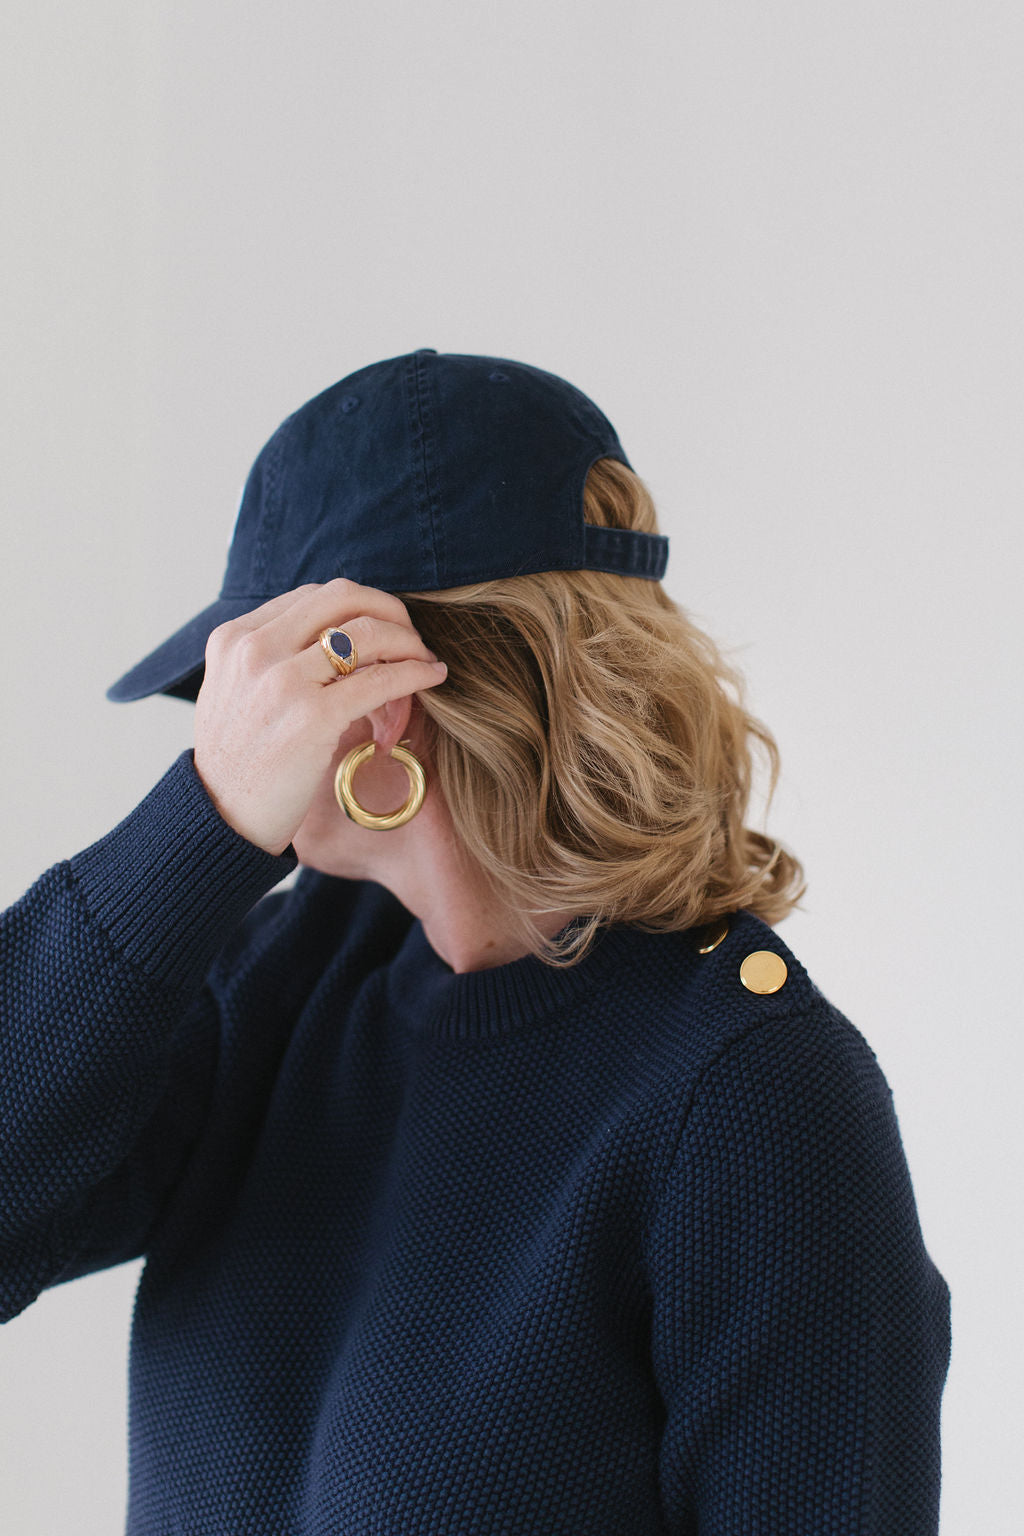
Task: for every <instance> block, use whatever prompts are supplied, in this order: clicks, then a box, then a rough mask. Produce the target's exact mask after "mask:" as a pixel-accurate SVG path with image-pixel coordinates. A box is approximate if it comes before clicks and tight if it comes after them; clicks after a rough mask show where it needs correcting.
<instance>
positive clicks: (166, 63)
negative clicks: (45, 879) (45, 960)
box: [0, 0, 1024, 1536]
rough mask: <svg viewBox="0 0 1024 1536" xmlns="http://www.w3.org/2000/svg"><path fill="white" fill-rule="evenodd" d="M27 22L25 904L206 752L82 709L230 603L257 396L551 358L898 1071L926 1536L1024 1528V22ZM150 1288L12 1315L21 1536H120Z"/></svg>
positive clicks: (20, 867) (118, 1275)
mask: <svg viewBox="0 0 1024 1536" xmlns="http://www.w3.org/2000/svg"><path fill="white" fill-rule="evenodd" d="M5 18H6V19H5V21H4V24H3V25H4V31H5V33H6V36H5V38H4V40H3V48H2V50H0V51H2V56H3V61H4V62H3V65H2V71H3V73H2V79H0V103H2V112H3V133H2V136H0V142H2V144H3V146H4V147H3V158H4V176H5V187H4V205H3V206H4V213H3V220H2V234H0V238H2V241H3V269H2V270H3V282H2V285H0V303H2V305H3V338H4V340H3V354H4V355H3V361H2V363H0V387H2V390H3V399H2V410H0V439H2V441H0V476H2V502H0V509H2V518H3V561H2V565H0V580H2V624H3V634H2V643H3V655H4V704H3V722H4V723H3V733H4V743H5V750H4V752H3V758H2V772H3V802H2V803H3V806H4V809H5V813H6V815H5V822H6V825H5V832H4V839H3V842H4V858H3V861H2V892H0V896H2V899H3V904H4V905H6V904H8V903H9V902H11V901H13V900H15V899H16V898H17V897H18V896H19V895H20V894H21V892H22V891H23V890H24V889H25V888H26V887H27V886H28V885H29V884H30V883H31V882H32V880H34V879H35V877H36V876H37V875H39V874H40V873H41V872H42V871H43V870H44V869H45V868H46V867H47V866H48V865H50V864H51V863H53V862H54V861H55V860H57V859H60V858H63V857H67V856H69V855H70V854H72V853H74V852H76V851H77V850H78V849H80V848H82V847H84V846H85V845H86V844H88V843H89V842H91V841H93V840H94V839H95V838H97V837H99V836H101V835H102V834H103V833H104V832H106V831H107V830H108V829H109V828H110V827H112V826H113V825H114V824H115V823H116V822H117V821H119V820H120V819H121V817H122V816H124V815H125V814H127V812H128V811H129V810H130V809H131V808H132V807H133V806H134V805H135V804H136V803H137V802H138V801H139V800H140V799H141V798H142V796H143V795H144V794H145V793H146V791H147V790H148V789H149V788H150V787H151V786H152V785H153V784H154V783H155V782H156V780H157V779H158V778H159V777H160V775H161V774H162V773H163V772H164V770H165V769H166V768H167V766H168V765H169V764H170V762H171V761H172V759H173V758H174V757H175V756H176V755H177V753H178V752H179V751H181V749H182V748H183V747H185V746H188V745H189V744H190V742H191V735H190V731H191V717H192V710H191V706H189V705H187V704H184V703H180V702H177V701H174V700H167V699H151V700H146V701H143V702H141V703H137V704H131V705H113V704H109V703H108V702H107V701H106V700H105V699H104V697H103V691H104V689H105V687H106V686H107V685H108V684H109V683H110V682H112V681H113V680H114V679H115V678H116V677H118V676H119V675H120V674H121V672H122V671H124V670H125V669H126V668H127V667H128V666H129V665H131V664H132V663H133V662H134V661H136V660H137V659H139V658H140V657H141V656H142V655H143V654H144V653H145V652H146V651H148V650H149V649H150V648H151V647H152V646H153V645H155V644H156V643H157V642H158V641H159V640H162V639H163V638H164V636H165V635H166V634H168V633H170V632H171V630H173V629H174V628H176V627H177V625H178V624H179V623H181V622H182V621H183V620H184V619H185V618H187V617H189V616H190V615H191V614H192V613H193V612H195V611H197V610H198V609H199V608H201V607H203V606H204V605H205V604H206V603H207V602H208V601H209V600H210V599H212V598H213V597H214V596H215V595H216V593H217V591H218V589H219V586H220V580H221V575H222V571H223V565H224V557H225V553H226V549H227V543H228V539H229V537H230V533H231V528H232V523H233V519H234V514H235V510H236V507H237V501H238V495H239V492H240V488H241V485H242V481H243V479H244V477H245V474H246V471H247V470H248V467H249V464H250V462H251V460H252V459H253V457H254V456H255V454H256V452H257V450H258V449H259V447H260V446H261V444H262V443H263V441H264V440H265V439H266V437H267V436H268V435H269V434H270V432H271V431H272V430H273V429H274V428H275V427H276V426H277V424H278V423H279V422H280V421H281V420H282V419H283V417H284V416H285V415H287V414H288V413H289V412H290V411H291V410H292V409H294V408H295V407H296V406H297V405H298V404H300V403H301V402H302V401H303V400H305V399H307V398H308V397H309V396H311V395H312V394H314V393H316V392H318V391H319V390H320V389H322V388H324V387H325V386H326V385H328V384H329V383H332V382H333V381H334V380H335V379H337V378H340V377H341V376H343V375H344V374H346V373H349V372H351V371H352V370H354V369H355V368H358V367H362V366H363V365H364V364H366V363H369V362H372V361H374V360H375V359H377V358H381V357H387V356H392V355H394V354H396V353H399V352H404V351H409V350H412V349H413V348H416V347H421V346H432V347H436V348H437V349H438V350H439V351H460V352H485V353H490V354H495V355H499V356H505V357H513V358H520V359H523V360H525V361H528V362H531V363H534V364H536V365H537V366H540V367H544V368H548V369H550V370H551V371H553V372H556V373H561V374H563V375H564V376H565V377H567V378H569V379H571V380H572V381H573V382H574V383H576V384H577V385H579V387H580V388H582V389H583V390H585V391H586V392H587V393H588V394H590V395H592V396H593V398H594V399H595V400H596V401H597V402H598V404H599V405H601V407H602V408H603V409H604V410H605V411H606V412H607V414H608V415H609V416H610V417H611V419H612V421H613V422H614V423H615V425H616V427H617V428H618V430H619V434H620V436H621V438H622V441H623V444H624V446H625V448H626V451H627V453H628V454H629V456H630V458H631V460H632V462H633V464H634V465H635V467H636V468H637V470H638V472H639V473H640V474H642V475H643V476H644V478H645V479H646V480H647V482H648V484H649V485H650V487H651V489H652V491H653V493H654V495H655V497H656V499H657V502H658V504H659V508H660V512H661V518H662V527H663V530H664V531H665V532H667V533H668V534H669V535H670V536H671V541H672V543H671V554H670V560H669V567H668V573H667V576H666V586H667V588H668V590H669V591H670V592H671V593H672V595H673V596H674V597H676V598H677V599H678V600H679V601H681V602H682V603H683V604H684V605H685V606H686V607H687V608H688V609H689V610H690V612H691V613H692V614H693V616H694V617H695V618H696V619H697V620H698V621H699V622H702V623H703V624H704V625H705V626H706V627H707V628H708V629H709V630H710V631H711V632H712V634H714V635H715V636H716V638H718V639H719V640H720V641H721V642H722V643H723V644H724V645H725V646H727V647H728V649H729V652H730V654H731V656H732V658H733V659H734V660H735V661H737V662H738V663H739V665H740V666H741V667H742V668H743V670H744V672H745V674H746V677H747V680H748V686H749V698H750V702H751V705H752V707H753V708H754V710H755V712H756V713H757V714H759V715H760V716H761V717H762V718H763V719H764V720H766V721H767V722H768V724H769V725H770V726H771V728H772V729H773V731H774V732H775V734H776V736H777V738H778V741H779V744H780V747H781V750H782V759H783V781H782V784H781V787H780V790H779V792H778V795H777V798H776V802H775V805H774V808H773V811H772V814H771V817H770V822H769V825H770V827H771V828H772V829H773V830H774V831H775V832H776V833H777V834H778V835H779V836H781V837H782V838H783V839H784V840H785V841H787V842H788V843H789V844H790V845H791V846H792V847H793V848H794V849H795V850H796V851H797V853H798V854H799V855H800V856H801V857H802V858H803V859H804V861H805V863H806V867H807V872H808V875H809V879H810V890H809V893H808V896H807V898H806V905H805V910H804V911H802V912H800V913H798V914H796V915H794V916H793V917H792V918H790V919H789V920H787V921H786V923H785V924H783V925H782V928H781V930H780V931H781V933H782V935H783V937H784V938H785V939H786V940H787V942H788V943H789V944H790V945H791V946H792V947H793V948H794V950H795V951H796V952H797V953H798V954H799V955H800V957H801V958H802V959H803V961H804V963H805V964H806V965H807V967H808V969H809V970H810V972H811V975H812V977H813V978H814V979H815V980H816V981H817V983H818V985H819V986H820V987H822V989H823V990H825V991H826V992H827V993H828V995H829V996H831V997H832V999H833V1001H835V1002H836V1003H837V1004H838V1005H839V1006H840V1007H841V1008H842V1009H843V1011H844V1012H846V1013H847V1014H848V1015H849V1016H850V1017H851V1018H852V1019H853V1020H854V1022H855V1023H857V1025H858V1027H859V1028H860V1029H861V1030H862V1032H863V1033H864V1034H865V1035H866V1036H867V1038H868V1039H869V1041H870V1042H871V1044H872V1045H873V1047H874V1048H875V1050H876V1052H877V1054H878V1055H879V1058H880V1060H881V1062H882V1065H883V1067H884V1069H885V1072H886V1075H887V1077H888V1079H889V1082H890V1084H891V1085H892V1088H893V1091H894V1094H895V1100H896V1106H897V1110H898V1113H899V1117H900V1124H901V1128H902V1132H903V1137H904V1143H905V1146H906V1150H907V1156H908V1159H909V1162H910V1167H911V1172H912V1175H913V1178H914V1183H915V1189H916V1193H917V1199H918V1205H919V1210H920V1215H921V1221H922V1226H923V1229H924V1232H925V1237H926V1241H927V1243H928V1246H929V1249H930V1251H931V1253H932V1255H933V1257H934V1258H935V1260H936V1262H937V1263H938V1265H939V1267H940V1268H941V1270H942V1271H943V1273H944V1274H945V1275H946V1277H947V1279H948V1280H949V1283H950V1285H951V1287H952V1291H953V1318H954V1330H955V1333H954V1358H953V1365H952V1370H951V1373H950V1378H949V1383H948V1386H947V1391H946V1396H945V1400H944V1408H943V1430H944V1493H943V1532H944V1536H953V1533H959V1532H961V1531H965V1530H968V1529H971V1530H975V1531H982V1530H983V1531H985V1532H986V1533H988V1536H999V1533H1004V1532H1006V1533H1008V1532H1010V1530H1011V1528H1012V1529H1016V1528H1017V1526H1016V1521H1017V1519H1019V1500H1018V1498H1017V1494H1016V1481H1017V1479H1016V1460H1017V1458H1018V1454H1019V1436H1020V1424H1021V1422H1022V1414H1024V1402H1022V1391H1021V1365H1022V1359H1021V1337H1020V1326H1019V1312H1020V1307H1019V1302H1020V1294H1019V1282H1018V1276H1019V1273H1020V1270H1021V1260H1022V1253H1021V1247H1022V1245H1021V1240H1020V1236H1019V1231H1020V1226H1021V1209H1020V1203H1019V1199H1018V1187H1019V1174H1020V1165H1021V1158H1020V1150H1019V1140H1018V1138H1017V1136H1016V1133H1015V1129H1014V1128H1015V1125H1016V1123H1017V1120H1018V1116H1019V1111H1018V1100H1019V1069H1020V1066H1021V1050H1020V1046H1019V1043H1018V1042H1019V1029H1018V1024H1019V1020H1020V975H1019V966H1018V965H1017V964H1016V960H1017V952H1018V947H1019V943H1018V928H1017V926H1016V924H1015V921H1014V919H1015V918H1016V910H1015V908H1016V905H1017V899H1018V892H1019V885H1020V877H1019V864H1020V794H1019V767H1018V760H1019V753H1020V747H1021V741H1022V731H1021V724H1022V722H1021V718H1020V704H1019V692H1020V690H1019V683H1018V678H1019V664H1018V663H1019V655H1020V653H1019V650H1018V645H1019V639H1020V629H1019V620H1018V618H1017V613H1018V610H1019V607H1020V592H1019V588H1020V566H1019V564H1018V562H1019V558H1020V554H1021V548H1020V534H1019V522H1020V510H1021V490H1022V449H1021V442H1022V433H1021V407H1022V403H1024V402H1022V389H1021V383H1022V380H1021V373H1022V348H1021V341H1022V337H1021V331H1022V314H1024V310H1022V305H1021V297H1022V294H1021V288H1022V279H1021V272H1022V256H1024V250H1022V241H1021V225H1022V219H1021V175H1022V170H1024V166H1022V163H1021V162H1022V156H1021V132H1022V94H1021V83H1020V82H1021V67H1022V63H1024V57H1022V52H1024V50H1022V41H1024V22H1022V20H1021V12H1020V8H1019V7H1018V6H1016V5H1013V4H1009V3H1007V4H1005V5H999V4H994V3H992V0H960V3H950V0H927V3H924V0H921V3H910V0H884V3H882V0H877V3H871V4H860V5H850V4H849V3H848V0H844V3H842V4H839V3H835V0H813V3H812V0H804V3H797V0H776V3H773V4H768V5H765V4H760V3H753V0H745V3H737V0H716V3H715V4H714V5H711V4H707V5H703V6H696V7H694V6H690V7H682V8H681V7H678V6H676V5H668V4H661V5H646V6H640V5H607V4H605V5H601V4H594V3H593V0H591V3H589V4H586V5H583V4H569V3H566V0H519V3H517V4H516V6H515V7H512V6H497V5H494V4H490V3H476V4H473V5H472V6H471V5H463V6H456V5H452V4H424V3H422V0H420V3H416V4H413V3H404V4H395V3H393V0H383V3H377V4H375V5H374V6H373V7H370V6H365V7H359V8H356V7H352V6H347V7H343V6H339V5H338V4H337V3H336V0H331V3H313V0H301V3H292V4H290V5H289V6H287V7H285V6H284V5H283V4H279V5H276V6H275V5H271V4H268V3H258V4H257V3H253V0H249V3H247V4H244V5H243V4H240V3H238V0H222V3H215V4H209V3H205V0H204V3H203V4H200V3H198V0H177V3H176V4H175V5H174V6H171V5H170V4H156V3H154V0H130V3H129V0H104V3H100V0H92V3H89V4H86V5H79V6H68V5H67V4H66V3H60V4H58V3H56V0H34V3H33V5H32V6H31V7H29V6H28V5H27V4H24V3H11V4H9V5H8V6H7V8H6V10H5ZM140 1269H141V1261H139V1262H138V1263H133V1264H129V1265H124V1266H121V1267H120V1268H119V1269H116V1270H112V1271H108V1272H106V1273H103V1274H99V1275H95V1276H91V1277H88V1278H86V1279H83V1280H79V1281H76V1282H74V1283H72V1284H69V1285H66V1286H63V1287H57V1288H55V1289H53V1290H52V1291H49V1292H46V1293H44V1294H43V1296H42V1297H41V1298H40V1299H39V1300H38V1301H37V1302H36V1303H35V1304H34V1305H33V1306H31V1307H30V1308H29V1309H28V1310H27V1311H26V1312H25V1313H23V1314H22V1315H21V1316H20V1317H18V1318H17V1319H15V1320H14V1321H13V1322H11V1323H10V1324H9V1325H8V1326H7V1327H6V1328H5V1329H4V1330H3V1331H2V1333H0V1488H2V1492H0V1527H2V1528H3V1529H4V1530H5V1531H10V1532H11V1533H12V1536H36V1533H39V1536H42V1533H45V1536H60V1533H72V1532H73V1533H75V1536H92V1533H96V1536H99V1533H103V1536H110V1533H111V1532H114V1531H116V1530H119V1529H121V1528H122V1521H123V1509H124V1499H125V1431H124V1422H125V1413H126V1399H125V1365H126V1351H127V1340H128V1328H129V1321H130V1311H131V1303H132V1297H133V1292H134V1287H135V1284H136V1281H137V1278H138V1274H139V1271H140ZM1011 1489H1012V1496H1011ZM1011 1512H1012V1515H1013V1517H1014V1520H1013V1526H1012V1527H1011Z"/></svg>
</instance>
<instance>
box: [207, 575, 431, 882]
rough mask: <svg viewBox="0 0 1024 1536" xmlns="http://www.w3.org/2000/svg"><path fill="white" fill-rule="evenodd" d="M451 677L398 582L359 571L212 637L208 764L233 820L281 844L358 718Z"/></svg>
mask: <svg viewBox="0 0 1024 1536" xmlns="http://www.w3.org/2000/svg"><path fill="white" fill-rule="evenodd" d="M328 627H338V628H344V629H345V631H346V632H347V633H348V634H350V635H351V637H352V640H353V642H354V644H355V646H356V649H357V651H358V666H357V668H356V670H355V671H354V672H351V673H350V674H349V675H348V676H347V677H343V676H341V675H340V674H339V673H337V672H335V671H334V669H333V668H332V667H331V664H330V662H329V661H328V660H327V657H326V656H325V655H324V652H323V647H322V646H321V644H320V641H319V638H318V637H319V634H320V631H321V630H322V629H325V628H328ZM445 675H446V670H445V668H444V666H443V664H441V665H437V664H436V657H434V653H433V652H432V651H430V650H428V649H427V647H426V646H425V645H424V643H423V641H422V640H421V639H420V637H419V635H418V634H417V632H416V630H415V629H414V628H413V626H412V622H411V620H410V618H409V613H408V610H407V609H406V606H405V604H404V603H403V602H401V601H400V599H399V598H397V597H394V596H393V595H392V594H391V593H390V592H382V591H380V590H379V589H378V588H377V587H366V586H361V585H360V584H359V583H358V582H355V581H349V580H348V578H347V577H339V578H338V579H337V580H335V581H328V582H323V583H318V582H311V583H309V584H308V585H306V586H302V587H296V588H295V589H294V590H293V591H291V592H284V593H282V594H281V596H280V597H275V598H272V599H271V600H270V602H268V603H264V604H263V606H262V607H260V608H254V609H253V611H252V612H251V613H246V614H243V615H242V617H241V618H238V619H229V620H228V622H227V623H226V624H221V625H218V627H217V628H216V629H215V630H214V631H213V633H212V634H211V635H210V638H209V640H208V641H207V643H206V674H205V677H204V679H203V686H202V688H201V689H200V690H199V697H198V699H197V700H196V710H195V748H194V752H193V759H194V762H195V768H196V772H197V773H198V775H199V777H200V779H201V780H202V781H203V784H204V786H205V788H206V791H207V793H208V795H209V796H210V799H211V800H212V801H213V803H214V805H215V806H216V807H217V810H218V811H219V812H220V814H221V816H223V818H224V820H225V821H226V822H227V823H228V825H229V826H231V827H233V828H234V829H235V831H236V832H239V833H240V834H241V835H242V837H245V838H247V839H248V840H249V842H251V843H255V844H256V846H257V847H259V848H265V849H266V851H267V852H268V853H273V854H281V853H283V852H284V850H285V849H286V848H287V847H288V845H289V843H290V842H291V840H292V838H293V837H294V835H295V833H296V832H297V831H298V830H299V827H300V826H301V825H302V823H303V821H304V820H305V818H306V815H307V813H308V811H309V808H310V806H311V805H312V803H313V798H314V796H315V794H316V791H317V789H318V787H319V785H320V783H321V781H322V780H323V777H324V774H325V773H326V772H327V770H328V768H329V767H330V765H331V762H332V759H333V757H334V755H335V752H336V751H337V746H338V741H339V738H340V737H341V736H342V735H343V734H344V732H345V731H346V730H348V728H349V726H350V725H351V724H352V723H353V721H355V720H359V719H361V718H362V717H363V716H364V715H368V714H369V713H370V712H371V711H372V710H374V709H377V708H378V707H379V706H380V705H382V704H387V703H389V702H390V701H391V700H393V699H403V698H407V697H409V695H411V694H413V693H418V692H422V691H423V690H424V689H426V688H432V687H434V685H435V684H436V683H440V682H443V681H444V678H445Z"/></svg>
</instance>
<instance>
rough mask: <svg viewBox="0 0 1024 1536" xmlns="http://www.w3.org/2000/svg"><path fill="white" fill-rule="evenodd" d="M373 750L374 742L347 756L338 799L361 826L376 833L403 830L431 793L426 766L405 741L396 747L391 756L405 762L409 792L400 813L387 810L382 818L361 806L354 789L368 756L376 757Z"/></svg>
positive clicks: (341, 767)
mask: <svg viewBox="0 0 1024 1536" xmlns="http://www.w3.org/2000/svg"><path fill="white" fill-rule="evenodd" d="M408 739H409V738H408V737H406V738H405V740H406V741H408ZM373 751H374V744H373V741H372V739H371V740H370V741H367V742H364V743H363V745H362V746H361V747H353V748H352V750H351V752H347V753H346V754H345V756H344V757H343V758H342V760H341V762H340V763H339V764H338V771H337V773H336V774H335V775H334V797H335V799H336V800H337V802H338V804H339V805H340V806H341V809H342V810H343V811H344V812H345V815H346V816H347V817H348V818H349V820H350V821H356V822H358V823H359V825H360V826H361V827H370V828H372V829H373V830H374V831H375V832H386V831H388V829H389V828H390V827H400V826H402V825H403V824H404V823H405V822H407V821H411V820H412V818H413V817H414V816H415V815H416V812H417V811H418V810H419V808H420V806H421V805H422V804H423V797H424V795H425V794H426V792H427V776H426V774H425V773H424V771H423V764H422V763H421V762H420V760H419V758H418V757H417V756H416V755H415V753H414V752H410V750H409V749H408V747H407V746H406V745H405V742H404V741H403V742H399V743H398V744H397V745H396V746H394V747H392V748H391V754H390V755H391V756H392V757H393V758H394V759H395V760H396V762H399V763H401V765H402V767H403V768H404V769H405V771H406V773H407V774H408V775H409V793H408V795H407V796H406V799H405V804H404V805H400V806H399V807H398V810H397V811H387V812H385V813H384V814H383V815H380V816H378V815H376V814H375V813H374V812H373V811H368V810H366V808H365V807H364V806H362V805H360V804H359V801H358V800H357V799H356V797H355V794H354V792H353V790H352V780H353V779H354V778H355V775H356V769H357V768H358V767H359V766H360V764H361V763H365V762H366V759H367V758H368V757H372V756H373Z"/></svg>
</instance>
